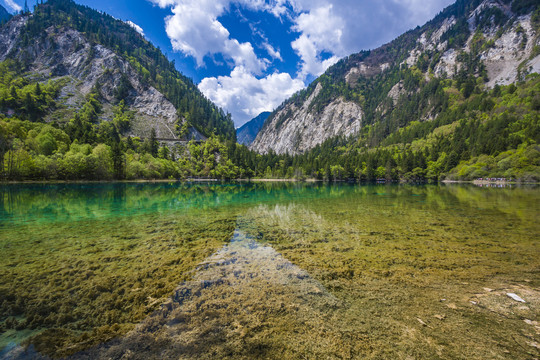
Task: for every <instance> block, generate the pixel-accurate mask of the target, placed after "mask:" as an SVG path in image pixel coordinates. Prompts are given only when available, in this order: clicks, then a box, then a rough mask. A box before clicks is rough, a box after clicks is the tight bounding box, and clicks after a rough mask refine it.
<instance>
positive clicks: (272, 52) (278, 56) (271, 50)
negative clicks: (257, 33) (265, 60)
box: [262, 42, 283, 61]
mask: <svg viewBox="0 0 540 360" xmlns="http://www.w3.org/2000/svg"><path fill="white" fill-rule="evenodd" d="M262 46H263V48H264V49H265V50H266V52H267V53H268V55H270V56H271V57H272V59H275V60H280V61H283V58H282V57H281V54H280V53H279V50H276V49H274V47H273V46H272V45H270V44H269V43H267V42H265V43H263V44H262Z"/></svg>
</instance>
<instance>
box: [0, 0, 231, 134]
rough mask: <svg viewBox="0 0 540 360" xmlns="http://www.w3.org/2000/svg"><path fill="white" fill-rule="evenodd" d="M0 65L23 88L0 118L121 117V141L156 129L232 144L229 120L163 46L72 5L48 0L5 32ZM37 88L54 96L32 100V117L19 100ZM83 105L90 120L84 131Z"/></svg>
mask: <svg viewBox="0 0 540 360" xmlns="http://www.w3.org/2000/svg"><path fill="white" fill-rule="evenodd" d="M0 61H1V62H4V63H6V64H8V67H9V69H10V71H13V73H14V76H16V77H18V78H19V79H20V85H21V87H17V86H15V89H14V90H13V91H12V95H14V98H13V99H11V100H10V101H4V102H3V103H2V104H0V113H4V114H12V115H16V116H18V117H21V118H27V119H30V120H33V121H34V120H38V119H44V120H45V121H47V122H57V123H59V124H69V123H70V122H75V123H76V125H74V126H76V127H78V128H80V127H84V126H86V127H91V126H94V124H95V123H100V122H103V121H109V122H111V121H113V120H114V119H115V118H118V117H119V116H118V113H119V112H121V113H122V116H124V124H123V125H122V126H121V129H120V130H121V131H122V133H123V134H124V135H134V136H140V137H143V138H149V137H150V135H151V132H152V129H155V131H156V135H157V137H158V138H166V139H176V138H192V137H196V138H204V137H206V136H210V135H212V134H216V135H222V136H224V137H225V138H229V139H234V138H235V131H234V125H233V123H232V121H231V118H230V115H228V114H225V113H224V112H223V111H222V110H221V109H219V108H218V107H216V106H215V105H214V104H213V103H212V102H211V101H209V100H208V99H207V98H206V97H204V95H203V94H202V93H201V92H200V91H199V90H198V88H197V86H196V85H195V84H194V83H193V82H192V81H191V80H190V79H189V78H187V77H185V76H183V75H182V74H181V73H179V72H178V71H177V70H176V69H175V67H174V63H173V62H170V61H169V60H168V59H167V58H166V57H165V56H164V55H163V53H162V52H161V51H160V50H159V49H158V48H156V47H154V46H153V45H152V44H151V43H150V42H148V41H147V40H146V39H145V38H144V37H143V36H141V35H140V34H139V33H138V32H137V31H136V30H135V29H133V28H132V27H131V26H130V25H128V24H127V23H124V22H123V21H120V20H117V19H115V18H113V17H111V16H109V15H107V14H104V13H100V12H98V11H95V10H93V9H91V8H89V7H85V6H80V5H77V4H75V3H74V2H72V1H71V0H49V1H47V2H46V3H44V4H41V5H38V6H37V7H36V10H35V12H34V13H33V14H30V13H26V14H22V15H17V16H15V17H13V18H12V19H11V20H10V21H9V22H8V23H6V24H5V25H4V26H2V28H0ZM36 83H39V84H40V85H41V87H44V86H45V87H48V91H49V92H48V96H49V97H50V98H46V97H43V96H41V95H40V96H34V97H32V95H30V97H29V98H28V101H30V102H32V103H34V104H35V105H36V107H38V108H39V109H34V111H30V112H29V111H27V110H28V107H26V108H25V107H24V106H22V103H24V101H25V99H24V98H21V96H20V95H21V94H23V93H24V92H25V91H24V88H23V85H24V86H26V85H32V86H35V84H36ZM6 86H8V87H9V85H6ZM18 92H19V93H20V94H18ZM47 99H48V100H47ZM36 103H37V104H36ZM85 106H87V108H89V109H90V110H89V113H90V115H91V116H90V118H87V119H86V120H88V121H87V124H86V125H84V123H85V119H84V118H83V116H82V115H83V114H82V110H84V109H85ZM81 119H82V120H81ZM81 122H82V125H81Z"/></svg>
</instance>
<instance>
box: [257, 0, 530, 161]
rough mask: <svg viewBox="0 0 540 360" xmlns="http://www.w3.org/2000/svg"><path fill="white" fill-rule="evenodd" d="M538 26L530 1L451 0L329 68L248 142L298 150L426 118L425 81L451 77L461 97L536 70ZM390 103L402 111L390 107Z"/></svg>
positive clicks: (431, 112)
mask: <svg viewBox="0 0 540 360" xmlns="http://www.w3.org/2000/svg"><path fill="white" fill-rule="evenodd" d="M539 26H540V13H539V10H538V3H537V2H536V1H530V0H514V1H509V0H484V1H480V0H473V1H465V0H458V1H457V2H456V3H455V4H453V5H451V6H450V7H448V8H447V9H445V10H444V11H443V12H441V13H440V14H439V15H438V16H437V17H436V18H435V19H433V20H432V21H430V22H428V23H427V24H426V25H424V26H423V27H419V28H417V29H414V30H411V31H409V32H407V33H405V34H403V35H402V36H400V37H399V38H397V39H396V40H394V41H393V42H391V43H389V44H386V45H383V46H382V47H380V48H378V49H376V50H373V51H365V52H361V53H358V54H353V55H351V56H349V57H347V58H345V59H342V60H341V61H339V62H338V63H337V64H335V65H334V66H332V67H330V68H329V69H328V70H327V71H326V73H325V74H323V75H322V76H321V77H319V78H318V79H316V80H315V81H314V82H313V83H312V84H311V85H310V86H309V87H308V88H307V89H305V90H303V91H301V92H300V93H297V94H295V95H294V96H293V97H292V98H291V99H289V100H287V101H285V102H284V103H283V104H282V105H280V106H279V107H278V109H276V110H275V111H274V112H273V113H272V114H271V115H270V116H269V118H268V120H267V121H266V122H265V124H264V126H263V128H262V130H261V131H260V132H259V134H258V136H257V138H256V139H255V141H254V142H253V144H252V145H251V149H253V150H255V151H258V152H260V153H266V152H268V151H269V150H273V151H275V152H276V153H290V154H299V153H304V152H305V151H306V150H309V149H311V148H313V147H314V146H315V145H317V144H321V143H322V142H324V141H325V140H326V139H329V138H331V137H335V136H353V135H355V134H358V133H359V132H361V131H364V130H365V131H369V126H372V125H374V124H377V123H381V122H384V121H387V122H388V123H389V125H388V126H386V129H383V130H380V131H381V132H384V133H386V135H388V134H390V133H391V132H392V131H395V130H397V129H399V128H400V127H403V126H405V125H407V123H409V122H410V121H414V120H418V121H428V120H431V119H433V118H435V117H436V116H437V114H438V113H439V111H440V106H439V104H436V102H435V101H434V100H433V99H432V98H430V96H431V94H429V91H427V90H426V91H424V92H421V89H423V88H425V87H426V84H430V83H431V84H433V83H435V82H436V81H440V80H445V79H451V80H454V81H456V82H458V85H459V88H460V89H462V92H463V93H464V94H465V95H466V96H467V95H468V93H469V92H473V91H475V90H477V91H479V89H486V88H492V87H494V86H495V85H497V84H500V85H506V84H510V83H513V82H516V81H520V80H523V79H525V77H526V76H527V75H528V74H530V73H538V72H540V38H539ZM427 86H429V85H427ZM407 101H408V102H409V103H408V104H405V103H406V102H407ZM414 102H416V104H414ZM398 103H400V104H401V105H402V106H401V107H402V108H403V107H405V105H407V106H408V107H409V108H410V110H411V111H409V114H406V113H405V114H404V112H403V111H400V113H399V114H398V113H397V112H396V111H394V110H395V108H396V106H397V105H398ZM403 104H405V105H403ZM397 118H400V119H397ZM386 135H384V134H383V135H381V136H386ZM367 145H372V146H373V145H376V144H367Z"/></svg>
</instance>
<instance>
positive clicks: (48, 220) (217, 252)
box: [0, 183, 540, 358]
mask: <svg viewBox="0 0 540 360" xmlns="http://www.w3.org/2000/svg"><path fill="white" fill-rule="evenodd" d="M0 191H1V192H0V251H1V253H2V259H1V260H0V279H1V280H0V299H1V300H0V306H1V313H0V314H1V318H0V321H2V327H1V329H0V330H2V335H0V347H3V348H4V353H3V355H2V356H3V357H8V358H16V357H21V358H24V357H25V356H26V357H28V356H29V354H30V353H32V354H34V353H33V352H34V351H38V352H40V353H41V354H46V355H50V356H53V357H62V356H68V355H73V356H74V357H75V358H85V357H86V358H96V357H97V358H117V357H121V356H122V354H124V355H125V354H132V355H131V356H135V357H136V358H137V357H140V358H166V357H175V358H201V357H202V358H205V357H213V358H227V357H230V358H253V357H259V358H302V357H305V358H354V357H360V358H407V357H411V358H530V357H534V356H538V355H539V354H538V347H535V344H536V345H537V344H538V343H539V342H540V341H539V337H538V334H539V330H540V328H539V327H538V323H537V321H538V320H539V319H538V317H539V306H540V304H539V303H540V298H539V290H538V289H539V288H538V286H539V283H540V277H539V272H538V270H539V265H540V260H539V256H538V255H539V251H538V245H539V243H538V238H539V235H540V226H539V224H538V219H539V218H540V216H539V215H540V191H539V190H538V189H530V188H509V189H482V188H476V187H473V186H457V185H456V186H444V185H443V186H408V185H407V186H395V185H394V186H390V185H389V186H384V185H378V186H359V185H346V184H343V185H323V184H288V183H263V184H192V185H185V184H184V185H182V184H177V183H172V184H167V183H158V184H139V183H133V184H83V185H81V184H62V185H6V186H2V187H1V188H0ZM508 292H513V293H517V294H518V295H520V296H521V297H523V298H524V299H525V300H526V301H527V302H526V303H525V304H522V303H518V302H516V301H514V300H512V299H511V298H509V297H508V296H507V295H506V294H507V293H508ZM19 344H22V345H23V347H24V346H27V345H31V347H30V350H29V351H30V352H29V353H26V354H25V353H21V352H20V351H21V348H20V347H19ZM141 344H144V346H142V345H141ZM9 349H14V350H12V351H11V352H9V351H8V350H9ZM15 350H16V351H15ZM17 351H18V352H17ZM17 354H18V355H17ZM34 355H35V354H34Z"/></svg>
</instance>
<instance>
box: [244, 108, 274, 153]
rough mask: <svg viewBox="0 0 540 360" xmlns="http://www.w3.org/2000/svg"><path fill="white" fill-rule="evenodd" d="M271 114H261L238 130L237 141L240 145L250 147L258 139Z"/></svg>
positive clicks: (267, 112) (266, 112)
mask: <svg viewBox="0 0 540 360" xmlns="http://www.w3.org/2000/svg"><path fill="white" fill-rule="evenodd" d="M270 114H271V113H270V112H269V111H265V112H262V113H260V114H259V115H258V116H257V117H255V118H253V119H251V120H250V121H248V122H247V123H245V124H244V125H242V126H241V127H239V128H238V129H237V130H236V140H237V142H238V143H239V144H242V145H246V146H249V145H251V143H252V142H253V140H255V138H256V137H257V134H258V133H259V131H260V130H261V128H262V126H263V124H264V121H265V120H266V119H267V118H268V116H269V115H270Z"/></svg>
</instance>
